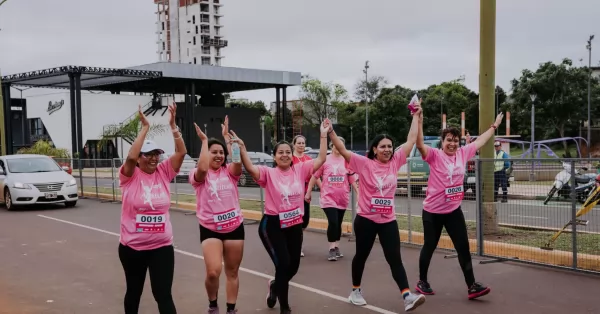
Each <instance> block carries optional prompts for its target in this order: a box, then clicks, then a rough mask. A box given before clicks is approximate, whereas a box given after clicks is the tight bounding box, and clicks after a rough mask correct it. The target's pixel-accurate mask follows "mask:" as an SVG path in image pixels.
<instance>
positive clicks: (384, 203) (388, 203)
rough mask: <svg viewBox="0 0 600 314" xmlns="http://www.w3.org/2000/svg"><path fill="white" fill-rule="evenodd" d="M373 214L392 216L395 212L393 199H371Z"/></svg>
mask: <svg viewBox="0 0 600 314" xmlns="http://www.w3.org/2000/svg"><path fill="white" fill-rule="evenodd" d="M371 212H372V213H377V214H391V213H393V212H394V198H393V197H373V198H371Z"/></svg>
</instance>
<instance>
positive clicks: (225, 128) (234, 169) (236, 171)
mask: <svg viewBox="0 0 600 314" xmlns="http://www.w3.org/2000/svg"><path fill="white" fill-rule="evenodd" d="M221 133H222V134H223V139H224V140H225V143H226V144H225V145H227V148H226V149H227V152H228V153H229V156H231V154H233V150H232V149H231V134H229V117H228V116H225V121H224V122H223V124H221ZM240 150H241V149H240ZM240 155H241V154H240ZM232 161H233V159H232ZM229 173H231V174H232V175H233V176H236V177H238V176H240V175H242V163H241V162H232V163H231V167H229Z"/></svg>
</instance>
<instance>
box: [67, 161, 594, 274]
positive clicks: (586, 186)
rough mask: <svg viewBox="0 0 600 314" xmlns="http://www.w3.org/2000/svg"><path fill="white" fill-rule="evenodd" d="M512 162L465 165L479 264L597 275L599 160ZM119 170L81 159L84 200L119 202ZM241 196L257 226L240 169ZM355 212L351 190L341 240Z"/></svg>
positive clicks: (404, 212)
mask: <svg viewBox="0 0 600 314" xmlns="http://www.w3.org/2000/svg"><path fill="white" fill-rule="evenodd" d="M511 161H512V163H511V164H512V165H511V167H510V168H509V169H508V170H506V169H502V170H501V171H494V170H495V167H496V165H497V162H498V161H497V160H493V159H490V160H487V159H479V158H474V159H473V160H471V161H469V163H468V165H467V169H466V170H467V173H466V174H465V180H464V187H465V196H464V200H463V202H462V206H461V208H462V210H463V212H464V215H465V219H466V222H467V229H468V234H469V238H470V239H469V240H470V244H471V246H470V249H471V252H472V253H473V254H474V255H478V256H481V257H486V259H485V260H482V261H481V262H482V263H491V262H502V261H520V262H526V263H535V264H542V265H548V266H553V267H561V268H570V269H575V270H580V271H587V272H600V209H599V208H596V206H595V205H596V204H595V201H596V198H595V196H596V194H595V193H596V185H595V184H596V183H595V178H596V175H597V172H599V171H598V170H597V169H596V168H595V167H594V166H593V165H596V164H600V159H599V160H594V159H591V160H590V159H585V160H575V159H511ZM57 162H59V164H61V165H63V166H64V167H68V166H66V165H73V162H72V161H70V160H64V161H61V160H57ZM186 162H187V163H189V165H187V166H185V165H184V167H182V171H181V173H180V175H179V176H178V178H177V179H176V180H174V181H173V182H172V183H171V191H170V192H171V196H172V203H173V207H174V208H179V209H182V210H189V211H194V210H195V208H196V194H195V191H194V188H193V187H192V186H191V185H190V184H189V183H188V175H189V171H191V170H192V169H193V168H194V167H195V164H196V162H197V159H193V160H186ZM253 162H254V164H256V165H263V166H267V167H272V161H271V162H269V161H264V160H258V159H254V160H253ZM418 162H419V161H418V160H409V161H408V163H407V165H406V166H404V167H403V168H402V169H401V170H400V171H399V173H398V186H397V190H396V197H395V202H396V210H397V212H396V216H397V222H398V226H399V232H400V237H401V240H402V242H403V243H405V244H410V245H414V246H420V245H422V244H423V239H424V237H423V222H422V220H421V215H422V210H423V200H424V198H425V195H426V191H427V180H428V176H429V173H428V169H425V168H423V167H422V168H419V165H418V164H412V163H418ZM421 162H422V160H421ZM121 164H122V161H121V160H118V159H113V160H86V161H85V162H83V161H82V166H84V165H85V166H84V167H82V168H83V169H81V170H79V169H77V168H75V169H72V170H71V171H72V174H73V176H74V177H75V178H76V179H77V180H78V182H79V189H80V192H81V193H80V194H81V195H82V197H83V198H94V199H99V200H100V201H102V202H112V203H120V201H121V190H120V188H119V179H118V178H119V175H118V170H119V169H118V167H119V166H120V165H121ZM496 169H497V168H496ZM80 171H81V175H80ZM359 184H360V182H359ZM489 187H492V189H490V188H489ZM494 187H495V188H496V193H494V189H493V188H494ZM504 187H506V189H504ZM238 189H239V195H240V205H241V208H242V209H243V210H244V215H245V216H246V218H247V220H248V222H249V223H251V221H256V220H259V219H260V218H261V216H262V214H263V213H264V191H263V189H262V188H260V187H258V185H257V184H256V182H254V180H253V179H252V178H251V177H250V175H249V174H248V173H247V171H246V170H245V169H243V173H242V176H241V178H240V181H239V182H238ZM312 193H313V195H312V201H311V207H310V211H311V212H310V217H311V223H310V225H309V228H311V229H315V230H324V229H326V228H327V218H326V216H325V214H324V212H323V210H322V209H321V208H320V207H319V192H318V190H317V191H313V192H312ZM598 198H600V193H598ZM590 199H591V200H592V202H590ZM586 203H587V204H586ZM584 205H587V206H584ZM356 206H357V198H356V195H355V193H354V191H353V189H351V201H350V205H349V208H348V212H347V213H346V215H345V217H344V225H343V233H344V234H345V235H346V236H349V237H350V239H352V236H353V226H352V221H353V218H354V217H355V216H356V209H357V207H356ZM572 222H575V223H572ZM561 230H563V231H562V233H560V234H559V232H560V231H561ZM557 234H559V235H557ZM323 241H324V242H326V239H325V238H324V239H323ZM438 249H440V250H446V251H448V255H446V257H447V258H452V257H455V255H453V254H454V253H453V251H454V246H453V244H452V241H451V239H450V238H449V236H448V234H447V233H446V231H445V230H444V231H443V233H442V237H441V238H440V242H439V244H438Z"/></svg>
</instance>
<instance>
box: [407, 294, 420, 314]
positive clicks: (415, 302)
mask: <svg viewBox="0 0 600 314" xmlns="http://www.w3.org/2000/svg"><path fill="white" fill-rule="evenodd" d="M423 303H425V296H424V295H422V294H416V293H412V292H409V294H408V296H407V297H406V298H405V299H404V311H405V312H410V311H412V310H414V309H416V308H418V307H419V306H420V305H422V304H423Z"/></svg>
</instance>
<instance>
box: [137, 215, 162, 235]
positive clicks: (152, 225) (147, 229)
mask: <svg viewBox="0 0 600 314" xmlns="http://www.w3.org/2000/svg"><path fill="white" fill-rule="evenodd" d="M166 222H167V219H166V216H165V215H164V214H151V213H144V214H137V215H135V230H136V232H141V233H163V232H165V223H166Z"/></svg>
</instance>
